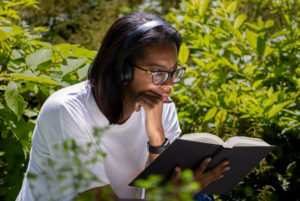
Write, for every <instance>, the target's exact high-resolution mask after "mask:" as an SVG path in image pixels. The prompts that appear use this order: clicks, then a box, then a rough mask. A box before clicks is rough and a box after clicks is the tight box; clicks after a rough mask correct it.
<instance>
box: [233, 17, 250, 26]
mask: <svg viewBox="0 0 300 201" xmlns="http://www.w3.org/2000/svg"><path fill="white" fill-rule="evenodd" d="M246 19H247V15H245V14H241V15H239V16H237V17H236V18H235V20H234V25H233V27H234V28H235V29H239V28H240V26H241V25H242V24H243V23H244V22H245V20H246Z"/></svg>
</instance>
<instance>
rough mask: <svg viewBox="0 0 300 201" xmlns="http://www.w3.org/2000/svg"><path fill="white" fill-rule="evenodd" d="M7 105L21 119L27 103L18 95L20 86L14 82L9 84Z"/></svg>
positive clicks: (6, 93)
mask: <svg viewBox="0 0 300 201" xmlns="http://www.w3.org/2000/svg"><path fill="white" fill-rule="evenodd" d="M5 102H6V105H7V106H8V107H9V108H10V109H11V110H12V111H13V112H14V113H15V114H16V115H17V117H18V118H20V117H21V115H22V113H23V111H24V109H25V107H26V105H27V103H26V102H25V101H24V99H23V97H22V96H21V95H19V93H18V86H17V85H16V83H14V82H13V81H11V82H9V83H8V85H7V87H6V90H5Z"/></svg>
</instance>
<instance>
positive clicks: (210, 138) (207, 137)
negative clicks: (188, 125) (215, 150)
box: [180, 133, 224, 145]
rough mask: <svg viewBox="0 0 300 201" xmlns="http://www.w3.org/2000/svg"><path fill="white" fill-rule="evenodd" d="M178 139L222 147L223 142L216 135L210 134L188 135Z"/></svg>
mask: <svg viewBox="0 0 300 201" xmlns="http://www.w3.org/2000/svg"><path fill="white" fill-rule="evenodd" d="M180 139H183V140H190V141H196V142H204V143H210V144H219V145H224V141H223V140H222V139H221V138H219V137H218V136H216V135H213V134H210V133H190V134H184V135H183V136H182V137H181V138H180Z"/></svg>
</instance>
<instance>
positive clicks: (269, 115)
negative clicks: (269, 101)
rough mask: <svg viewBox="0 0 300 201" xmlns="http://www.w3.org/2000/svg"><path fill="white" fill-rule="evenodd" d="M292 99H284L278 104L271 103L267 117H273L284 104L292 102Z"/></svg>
mask: <svg viewBox="0 0 300 201" xmlns="http://www.w3.org/2000/svg"><path fill="white" fill-rule="evenodd" d="M293 102H294V101H293V100H289V101H285V102H283V103H280V104H276V105H273V107H272V108H271V110H269V112H268V114H267V115H268V117H269V118H271V117H274V116H275V115H277V114H278V113H279V112H280V111H281V110H282V109H283V108H284V107H285V106H287V105H288V104H290V103H293Z"/></svg>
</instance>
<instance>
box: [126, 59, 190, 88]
mask: <svg viewBox="0 0 300 201" xmlns="http://www.w3.org/2000/svg"><path fill="white" fill-rule="evenodd" d="M132 65H133V67H135V68H137V69H140V70H142V71H145V72H146V73H147V74H149V75H152V83H153V84H155V85H161V84H163V83H165V82H166V81H167V80H168V78H169V75H171V77H173V74H174V73H175V72H176V71H178V70H182V69H183V70H184V71H183V74H184V72H185V70H186V67H183V66H182V65H181V64H179V63H178V64H177V65H178V66H180V68H177V69H175V70H172V71H150V70H146V69H144V68H142V67H140V66H138V65H136V64H132ZM159 72H162V73H167V75H168V76H167V77H166V78H165V80H164V81H163V82H161V83H159V84H156V83H154V81H153V79H154V73H159ZM183 74H182V76H183ZM181 78H182V77H181ZM181 78H180V80H181ZM180 80H178V81H176V82H174V81H173V83H177V82H179V81H180Z"/></svg>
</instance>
